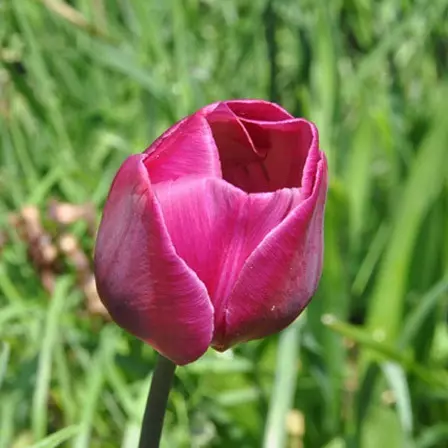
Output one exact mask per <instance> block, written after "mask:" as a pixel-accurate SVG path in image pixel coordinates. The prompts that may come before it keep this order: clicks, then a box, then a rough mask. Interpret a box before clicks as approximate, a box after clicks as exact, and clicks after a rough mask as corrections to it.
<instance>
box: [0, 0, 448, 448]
mask: <svg viewBox="0 0 448 448" xmlns="http://www.w3.org/2000/svg"><path fill="white" fill-rule="evenodd" d="M0 14H1V19H0V20H1V23H2V26H1V27H0V64H1V65H0V117H1V119H0V139H1V140H0V147H1V152H0V225H1V227H2V228H3V229H6V233H7V235H8V241H7V242H6V243H5V244H4V246H3V248H2V249H1V251H2V258H1V260H0V304H1V308H0V339H1V341H2V342H1V343H0V397H1V398H0V447H1V448H9V447H15V448H18V447H25V446H30V445H32V446H35V447H50V446H51V447H53V446H60V445H59V444H65V445H63V446H68V447H73V448H87V447H93V448H95V447H104V448H107V447H115V446H122V447H133V446H135V443H136V442H135V441H136V438H137V437H138V431H139V422H140V420H141V417H142V410H143V405H144V401H145V396H146V391H147V387H148V380H149V375H150V373H151V370H152V368H153V366H154V360H155V355H154V352H153V351H152V350H151V349H150V348H149V347H143V346H142V345H141V344H140V343H139V342H138V341H136V340H134V339H133V338H131V337H129V336H127V335H126V334H124V332H122V331H120V330H119V329H117V328H115V326H114V325H113V324H109V323H105V322H104V321H103V319H102V318H101V317H99V316H91V315H89V313H86V312H85V311H83V310H84V308H85V307H84V299H83V295H82V293H81V291H80V289H79V288H78V287H77V286H76V278H75V277H76V275H75V270H74V268H73V266H71V265H70V263H66V265H64V268H63V269H62V271H61V275H60V277H59V278H58V280H57V283H56V286H55V288H54V290H53V293H52V294H51V297H50V294H49V293H48V292H46V290H45V289H44V288H43V287H42V285H41V282H40V279H39V275H38V274H37V273H36V272H35V271H34V269H33V267H32V266H31V264H30V262H29V258H28V255H27V247H26V244H25V243H24V242H23V241H21V240H20V239H19V238H18V237H17V235H16V232H15V231H14V229H13V228H11V225H10V223H9V221H8V219H7V214H8V213H9V212H12V211H16V210H18V209H20V208H21V207H23V206H24V205H28V204H32V205H36V206H37V207H39V209H41V210H43V209H45V207H46V206H47V201H48V199H49V198H50V197H53V198H57V199H59V200H62V201H66V202H70V203H76V204H81V203H85V202H86V201H91V202H93V203H94V204H95V207H96V210H97V214H98V216H99V214H100V211H101V206H102V204H103V202H104V199H105V196H106V194H107V190H108V187H109V185H110V182H111V180H112V177H113V174H114V172H115V171H116V169H117V168H118V166H119V165H120V163H121V162H122V161H123V160H124V158H125V157H126V156H127V155H128V154H130V153H132V152H140V151H141V150H143V149H144V148H145V147H146V146H148V145H149V144H150V143H151V141H153V140H154V139H155V138H156V137H157V136H158V135H159V134H160V133H161V132H162V131H163V130H165V129H166V128H167V127H168V126H170V125H171V124H173V122H175V121H176V120H177V119H179V118H181V117H183V116H184V115H186V114H188V113H191V112H193V111H194V110H196V109H197V108H199V107H200V106H202V105H204V104H206V103H209V102H213V101H216V100H219V99H229V98H235V97H256V98H266V99H273V100H276V101H278V102H279V103H280V104H282V105H283V106H284V107H285V108H287V109H288V110H289V111H290V112H292V113H294V114H295V115H297V116H305V117H307V118H309V119H311V120H313V121H315V122H316V124H317V125H318V127H319V129H320V133H321V146H322V148H323V149H324V150H325V151H326V152H327V154H328V157H329V162H330V172H331V185H330V187H331V188H330V192H329V198H328V208H327V215H326V255H325V269H324V274H323V278H322V282H321V285H320V288H319V291H318V293H317V295H316V297H315V299H314V301H313V302H312V304H311V305H310V306H309V308H308V310H307V312H306V313H305V314H304V315H303V317H301V318H300V319H299V321H298V322H297V324H296V325H295V326H293V327H291V328H290V329H289V330H287V331H286V332H285V333H283V334H282V335H280V336H279V337H272V338H268V339H266V340H263V341H257V342H252V343H249V344H246V345H242V346H239V347H237V348H235V349H234V350H232V351H230V352H227V353H225V354H221V355H220V354H217V353H215V352H212V351H210V352H209V353H207V355H206V356H205V357H204V358H203V359H202V360H200V361H198V362H196V363H194V364H192V365H190V366H188V367H185V368H180V369H178V374H177V379H176V382H175V388H174V390H173V392H172V395H171V398H170V405H169V410H168V414H167V421H166V431H165V438H164V446H166V447H184V446H185V447H188V446H195V447H200V446H210V447H227V446H229V447H230V446H238V447H242V448H244V447H253V446H261V445H262V444H263V443H264V446H265V447H269V448H275V447H276V446H278V447H281V446H282V441H285V440H287V439H289V442H288V443H291V446H300V444H301V443H303V444H304V446H306V447H321V446H322V447H324V446H325V447H327V448H336V447H362V448H364V447H365V448H370V447H372V448H373V447H378V446H384V447H402V446H406V447H415V448H423V447H438V446H439V447H443V446H447V444H448V423H446V422H448V395H447V390H448V375H447V373H446V369H447V367H448V349H447V347H448V327H447V308H448V307H447V305H448V300H447V298H448V296H447V290H448V235H447V232H448V182H447V181H448V169H447V166H448V114H447V113H446V99H447V98H448V79H447V75H446V74H447V73H448V20H446V18H447V16H448V2H447V0H432V1H431V2H427V1H424V0H401V1H399V0H377V1H375V2H373V1H369V0H345V1H343V0H334V1H332V2H325V1H324V0H302V1H300V2H299V1H294V0H278V1H261V0H260V1H253V0H241V1H236V0H234V1H230V0H227V1H218V0H185V1H182V2H181V1H176V0H166V1H163V2H162V1H160V2H159V1H155V0H136V1H130V0H110V1H107V2H106V1H104V0H91V1H89V0H71V1H70V2H67V3H63V2H62V1H56V0H41V1H36V0H20V2H19V1H18V0H6V1H3V2H2V3H1V4H0ZM48 225H50V224H48ZM70 231H71V232H72V233H73V235H75V236H76V238H78V239H80V240H81V244H82V247H83V248H84V250H85V251H88V252H90V251H91V250H92V246H93V241H92V238H91V237H89V236H88V234H87V231H86V225H85V224H83V223H78V224H74V225H73V226H72V227H71V230H70ZM291 373H292V374H291ZM272 391H274V392H272ZM290 408H292V409H290ZM286 423H287V424H286ZM263 441H264V442H263ZM61 446H62V445H61Z"/></svg>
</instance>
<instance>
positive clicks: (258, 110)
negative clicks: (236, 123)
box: [225, 100, 293, 121]
mask: <svg viewBox="0 0 448 448" xmlns="http://www.w3.org/2000/svg"><path fill="white" fill-rule="evenodd" d="M225 104H226V105H227V106H228V107H229V109H230V110H231V111H232V112H233V113H234V114H235V115H236V116H237V117H238V118H243V119H248V120H259V121H283V120H289V119H291V118H293V116H292V115H290V114H289V113H288V112H287V111H286V110H285V109H283V108H282V107H280V106H279V105H278V104H275V103H270V102H269V101H263V100H230V101H226V102H225Z"/></svg>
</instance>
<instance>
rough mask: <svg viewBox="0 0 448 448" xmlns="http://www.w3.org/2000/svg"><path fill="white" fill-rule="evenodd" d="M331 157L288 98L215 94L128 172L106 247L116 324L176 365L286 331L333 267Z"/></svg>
mask: <svg viewBox="0 0 448 448" xmlns="http://www.w3.org/2000/svg"><path fill="white" fill-rule="evenodd" d="M326 192H327V162H326V158H325V155H324V154H323V153H322V152H321V151H320V150H319V142H318V133H317V129H316V128H315V126H314V125H313V124H312V123H310V122H308V121H306V120H303V119H300V118H294V117H292V116H291V115H290V114H289V113H288V112H286V111H285V110H284V109H282V108H281V107H279V106H277V105H276V104H272V103H268V102H265V101H260V100H237V101H225V102H220V103H215V104H211V105H209V106H206V107H204V108H202V109H200V110H199V111H198V112H196V113H195V114H193V115H191V116H189V117H187V118H185V119H183V120H182V121H180V122H179V123H177V124H175V125H174V126H173V127H171V128H170V129H169V130H168V131H166V132H165V133H164V134H163V135H162V136H161V137H160V138H159V139H157V140H156V141H155V142H154V143H153V144H152V145H151V146H150V147H149V148H148V149H147V150H146V151H145V152H144V153H143V154H138V155H132V156H130V157H129V158H128V159H127V160H126V161H125V162H124V163H123V165H122V166H121V168H120V170H119V171H118V173H117V175H116V177H115V179H114V181H113V184H112V187H111V190H110V192H109V196H108V199H107V202H106V205H105V208H104V213H103V218H102V222H101V225H100V228H99V233H98V239H97V243H96V251H95V276H96V280H97V285H98V291H99V294H100V297H101V299H102V301H103V303H104V305H105V306H106V308H107V309H108V311H109V313H110V315H111V316H112V318H113V319H114V320H115V322H116V323H117V324H118V325H120V326H121V327H123V328H124V329H126V330H127V331H129V332H130V333H132V334H134V335H135V336H137V337H138V338H140V339H142V340H143V341H145V342H147V343H148V344H150V345H151V346H153V347H154V348H155V349H156V350H157V351H158V352H160V353H161V354H163V355H164V356H165V357H167V358H169V359H170V360H172V361H173V362H175V363H176V364H178V365H182V364H187V363H190V362H192V361H194V360H196V359H197V358H198V357H200V356H201V355H202V354H204V352H205V351H206V350H207V348H208V347H209V346H212V347H214V348H216V349H217V350H220V351H221V350H226V349H227V348H229V347H231V346H233V345H234V344H236V343H238V342H243V341H249V340H252V339H258V338H262V337H265V336H268V335H270V334H273V333H276V332H278V331H280V330H282V329H283V328H285V327H286V326H287V325H289V324H290V323H291V322H292V321H293V320H294V319H295V318H296V317H297V316H298V315H299V314H300V313H301V311H302V310H303V309H304V308H305V306H306V305H307V304H308V302H309V301H310V299H311V297H312V295H313V294H314V292H315V290H316V288H317V285H318V282H319V279H320V276H321V272H322V252H323V241H322V236H323V214H324V207H325V199H326Z"/></svg>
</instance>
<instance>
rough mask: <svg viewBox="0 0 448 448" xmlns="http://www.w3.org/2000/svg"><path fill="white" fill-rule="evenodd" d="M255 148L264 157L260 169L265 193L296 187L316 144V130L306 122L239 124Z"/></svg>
mask: <svg viewBox="0 0 448 448" xmlns="http://www.w3.org/2000/svg"><path fill="white" fill-rule="evenodd" d="M241 122H242V123H243V124H244V126H245V128H246V131H247V132H248V134H249V135H250V138H251V140H252V142H253V144H254V146H255V147H256V148H258V150H259V151H260V152H261V151H263V152H265V153H266V157H265V159H264V160H263V166H264V168H265V170H266V175H267V178H268V180H269V189H270V190H271V191H272V190H276V189H279V188H291V187H300V186H301V183H302V182H301V181H302V173H303V168H304V166H305V161H306V160H307V157H308V154H309V151H310V148H311V146H312V144H313V142H315V141H316V140H317V129H316V127H315V126H314V125H313V124H312V123H310V122H309V121H306V120H302V119H300V118H299V119H293V120H289V121H282V122H275V123H273V122H256V121H252V120H241Z"/></svg>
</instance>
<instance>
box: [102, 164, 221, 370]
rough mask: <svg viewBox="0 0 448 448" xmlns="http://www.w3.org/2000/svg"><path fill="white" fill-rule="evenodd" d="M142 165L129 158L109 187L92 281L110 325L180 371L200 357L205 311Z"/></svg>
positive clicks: (203, 294) (206, 330)
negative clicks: (171, 362) (150, 346)
mask: <svg viewBox="0 0 448 448" xmlns="http://www.w3.org/2000/svg"><path fill="white" fill-rule="evenodd" d="M145 157H146V156H145V155H135V156H131V157H129V158H128V159H127V160H126V161H125V163H124V164H123V166H122V167H121V168H120V170H119V172H118V174H117V176H116V177H115V180H114V182H113V184H112V188H111V191H110V193H109V197H108V200H107V203H106V206H105V209H104V213H103V219H102V222H101V226H100V229H99V233H98V238H97V243H96V249H95V277H96V279H97V285H98V291H99V294H100V297H101V300H102V301H103V303H104V305H105V306H106V308H107V309H108V311H109V313H110V314H111V316H112V318H113V319H114V320H115V322H116V323H117V324H118V325H120V326H121V327H123V328H124V329H126V330H127V331H129V332H130V333H132V334H134V335H135V336H137V337H139V338H140V339H142V340H144V341H146V342H148V343H149V344H150V345H152V346H153V347H154V348H155V349H156V350H157V351H159V352H160V353H161V354H163V355H164V356H166V357H167V358H169V359H171V360H172V361H174V362H175V363H177V364H180V365H181V364H186V363H189V362H192V361H194V360H195V359H197V358H198V357H199V356H201V355H202V354H203V353H204V352H205V351H206V350H207V347H208V346H209V344H210V341H211V339H212V333H213V307H212V305H211V303H210V299H209V297H208V294H207V290H206V288H205V286H204V284H203V283H202V282H201V281H200V280H199V279H198V277H197V275H196V274H195V273H194V272H193V270H192V269H191V268H189V267H188V266H187V265H186V263H185V262H184V261H183V260H182V259H181V258H180V257H179V256H178V255H177V254H176V251H175V249H174V247H173V244H172V242H171V240H170V238H169V235H168V233H167V230H166V227H165V224H164V220H163V216H162V214H161V210H160V206H159V204H158V202H157V200H156V199H155V196H154V194H153V191H152V186H151V183H150V180H149V178H148V174H147V171H146V169H145V166H144V164H143V161H144V159H145Z"/></svg>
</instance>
